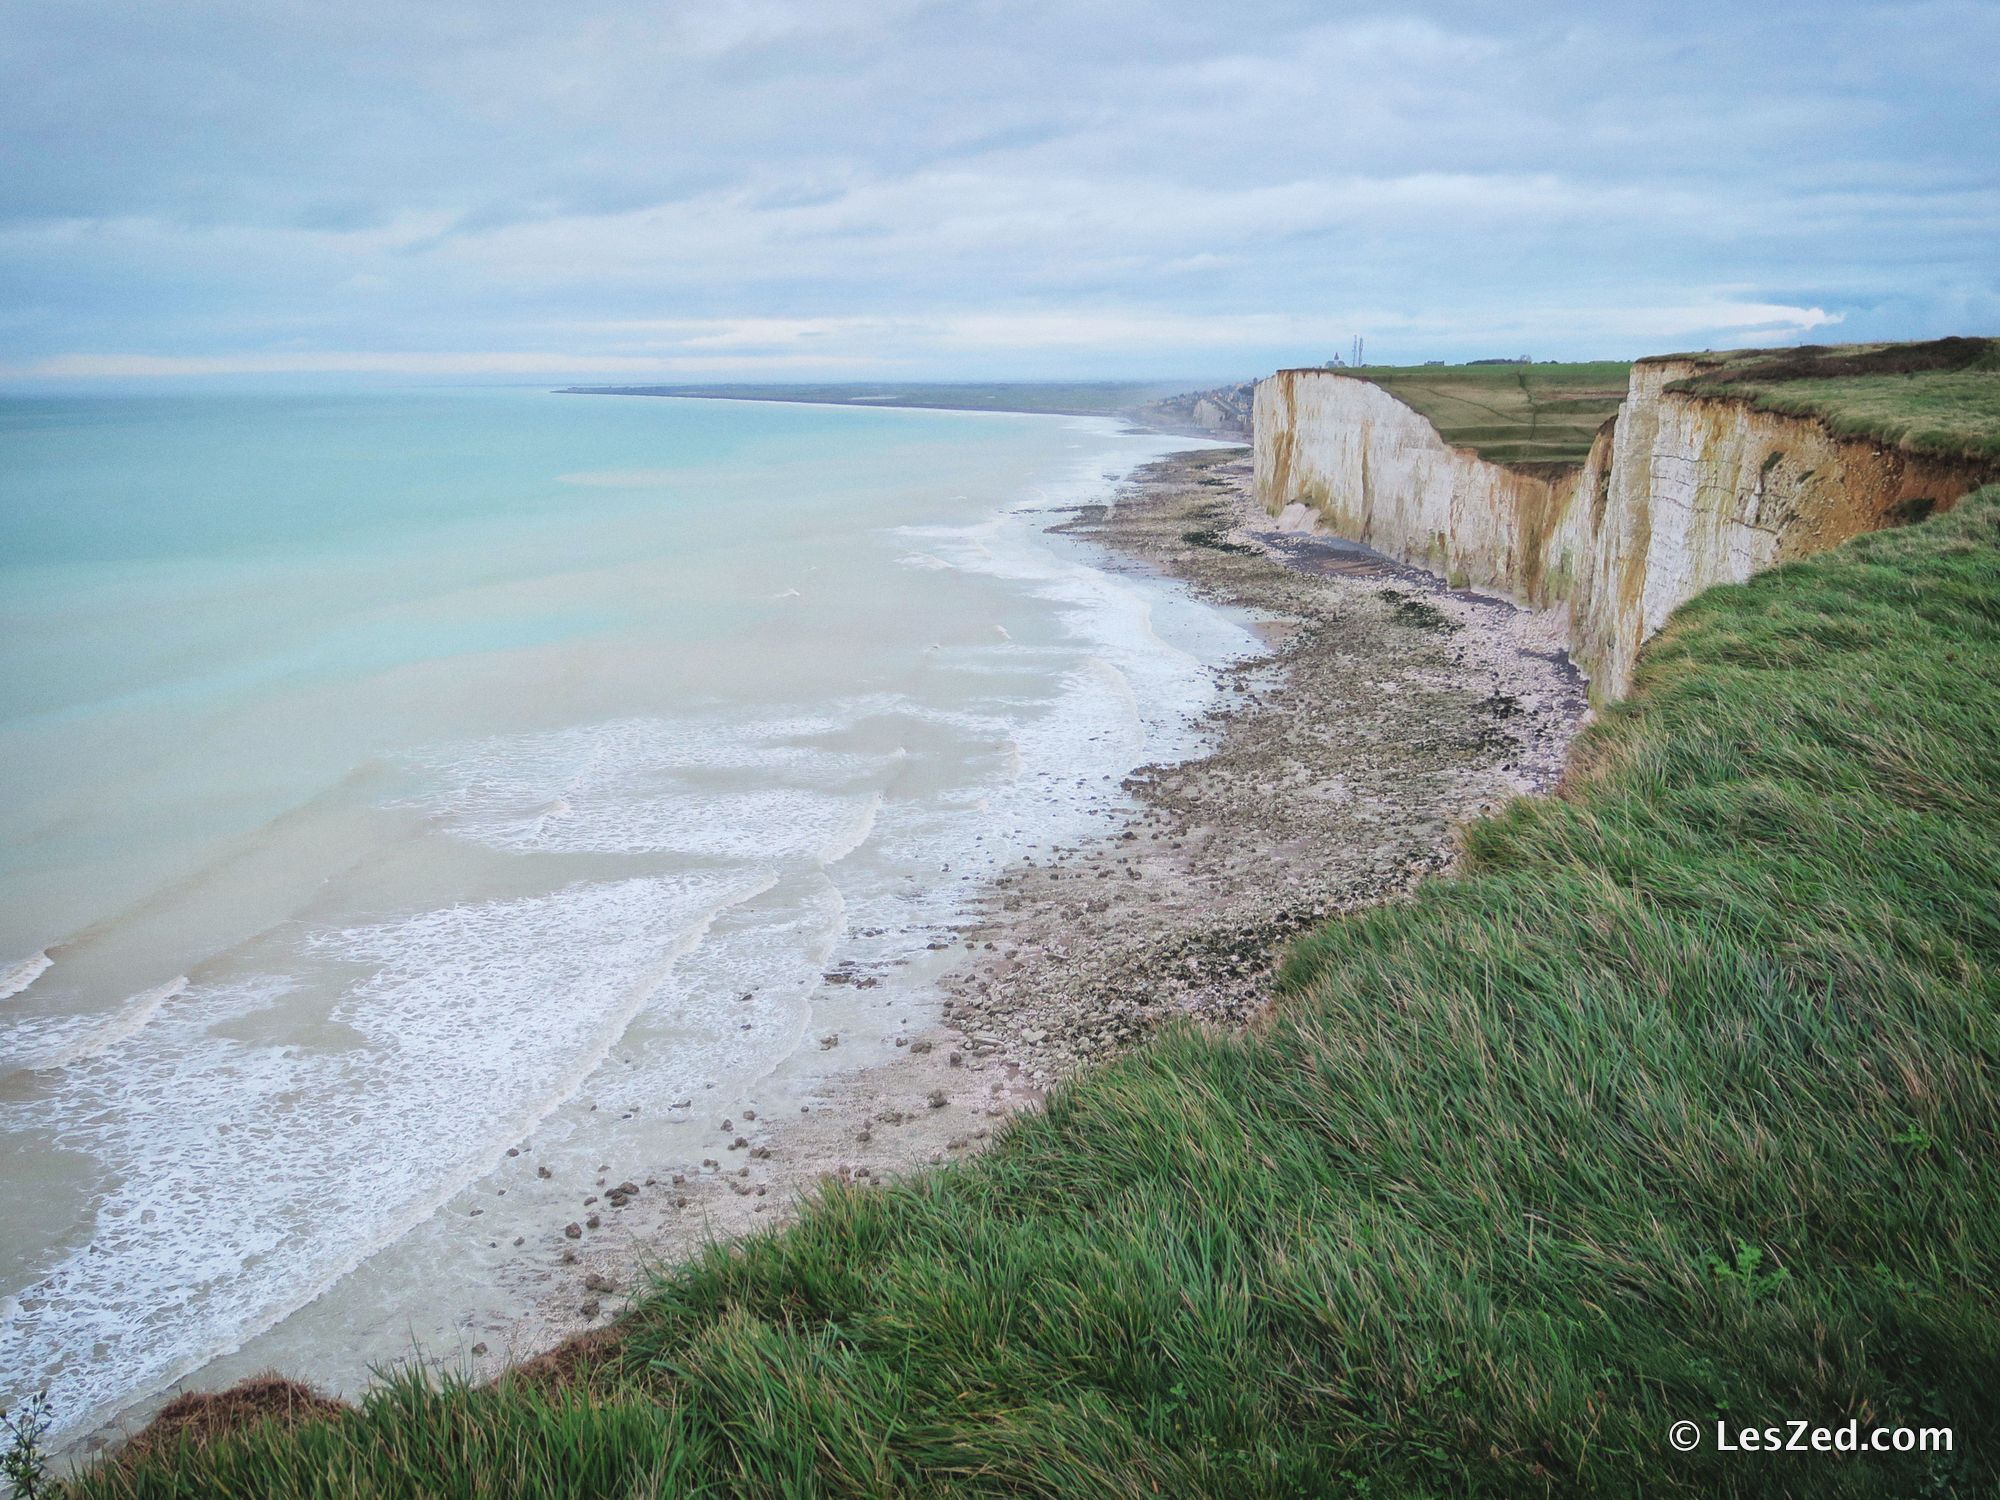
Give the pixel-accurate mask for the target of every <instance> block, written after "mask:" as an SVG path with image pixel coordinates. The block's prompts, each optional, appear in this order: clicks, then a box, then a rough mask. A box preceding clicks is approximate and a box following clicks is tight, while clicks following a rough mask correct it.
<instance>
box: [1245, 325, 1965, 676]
mask: <svg viewBox="0 0 2000 1500" xmlns="http://www.w3.org/2000/svg"><path fill="white" fill-rule="evenodd" d="M1946 342H1948V343H1951V344H1954V345H1958V346H1965V349H1969V350H1971V353H1970V355H1969V356H1968V358H1969V359H1970V361H1971V364H1970V365H1968V366H1961V367H1956V368H1953V369H1951V370H1949V371H1946V372H1945V373H1946V374H1947V375H1949V376H1950V377H1952V378H1955V379H1964V378H1967V377H1966V376H1965V369H1966V368H1971V367H1979V368H1981V369H1982V371H1983V380H1982V383H1981V384H1980V387H1979V388H1980V390H1982V391H1984V390H1985V389H1986V387H1987V384H1988V383H1990V386H1991V394H1992V396H1993V398H1994V401H1995V405H1996V406H2000V372H1992V371H1985V370H1984V367H1983V366H1979V362H1980V361H1981V360H1986V361H1988V362H1989V363H1990V362H1991V346H1990V343H1989V341H1983V340H1951V341H1940V343H1946ZM1901 347H1903V348H1906V349H1919V348H1925V347H1928V346H1915V345H1912V346H1901ZM1965 349H1961V350H1959V351H1957V353H1955V354H1954V356H1953V357H1954V358H1955V359H1956V358H1958V357H1959V356H1960V355H1962V354H1964V353H1965ZM1796 353H1797V351H1789V354H1790V355H1791V356H1795V355H1796ZM1716 364H1717V361H1715V360H1714V359H1712V358H1709V359H1704V358H1701V357H1696V356H1685V357H1680V356H1677V357H1668V358H1658V359H1647V360H1641V361H1640V362H1638V363H1637V364H1635V365H1634V366H1633V367H1632V371H1631V376H1630V382H1629V385H1628V388H1627V391H1626V395H1625V399H1624V402H1623V403H1622V404H1621V405H1620V406H1619V408H1618V410H1617V412H1616V413H1615V414H1614V415H1613V416H1612V417H1611V419H1610V420H1609V421H1607V422H1606V423H1605V424H1604V425H1603V426H1602V427H1601V428H1600V429H1599V430H1598V432H1597V435H1596V438H1595V440H1594V441H1593V442H1592V444H1591V447H1590V451H1589V455H1588V457H1587V458H1586V459H1585V460H1584V461H1583V463H1582V464H1581V465H1577V466H1568V467H1563V468H1554V469H1552V468H1551V467H1549V466H1525V465H1524V466H1513V467H1510V466H1508V465H1504V464H1499V463H1494V462H1490V461H1488V460H1486V459H1484V458H1481V457H1480V456H1479V455H1478V454H1477V453H1475V452H1474V451H1472V450H1471V449H1470V448H1466V447H1457V446H1454V445H1452V444H1450V443H1448V442H1446V441H1445V439H1444V438H1443V437H1441V436H1440V435H1439V433H1438V431H1437V429H1436V428H1435V427H1433V426H1432V425H1431V423H1430V422H1429V421H1428V420H1426V419H1425V418H1424V417H1423V416H1422V415H1421V414H1420V413H1418V412H1417V411H1416V410H1415V409H1413V408H1412V407H1410V406H1408V405H1406V404H1404V403H1403V402H1402V401H1401V400H1399V399H1398V398H1397V397H1395V396H1394V395H1391V394H1390V393H1389V391H1387V390H1385V389H1384V388H1383V387H1382V386H1380V385H1378V384H1376V383H1374V382H1373V381H1371V380H1369V379H1367V378H1365V377H1357V376H1352V375H1347V374H1342V373H1338V372H1335V371H1330V370H1281V371H1279V372H1278V373H1277V374H1276V375H1273V376H1271V377H1270V378H1268V379H1266V380H1263V381H1261V382H1259V383H1258V386H1257V391H1256V397H1255V407H1254V434H1255V435H1254V445H1255V453H1256V484H1257V496H1258V499H1259V500H1260V502H1261V503H1262V504H1263V505H1264V506H1265V507H1266V508H1267V509H1268V510H1269V511H1270V512H1271V513H1272V514H1273V515H1279V514H1282V513H1283V512H1284V511H1285V510H1286V508H1287V507H1288V506H1292V505H1297V504H1301V503H1302V504H1304V505H1306V506H1308V507H1310V508H1311V510H1312V511H1313V512H1316V513H1317V518H1318V520H1319V522H1320V523H1321V524H1323V525H1324V526H1325V527H1326V528H1327V529H1328V530H1331V531H1333V532H1336V533H1338V534H1339V535H1341V536H1345V537H1350V538H1352V539H1354V540H1356V541H1359V542H1363V543H1366V544H1367V545H1369V546H1371V547H1374V548H1376V549H1377V550H1378V551H1381V552H1384V553H1387V554H1389V555H1390V556H1393V557H1396V558H1399V559H1401V560H1403V561H1406V562H1410V563H1414V564H1416V565H1418V566H1421V567H1424V568H1428V569H1430V570H1432V571H1435V572H1437V573H1439V574H1441V575H1443V576H1444V577H1446V578H1448V579H1450V580H1451V582H1452V583H1453V584H1454V585H1459V586H1467V587H1472V588H1477V589H1486V590H1493V591H1497V592H1502V593H1505V594H1507V595H1509V596H1510V597H1512V598H1514V599H1516V600H1517V601H1519V602H1521V603H1523V604H1528V605H1533V606H1536V607H1541V608H1558V609H1564V610H1567V612H1568V616H1569V638H1570V649H1571V654H1572V656H1573V657H1574V658H1575V660H1576V662H1577V664H1578V665H1579V666H1580V667H1581V668H1582V669H1583V670H1584V671H1585V672H1587V673H1588V674H1589V675H1590V679H1591V691H1592V696H1593V697H1595V698H1597V699H1599V700H1609V699H1615V698H1620V697H1623V696H1624V695H1625V693H1626V691H1627V690H1628V689H1629V688H1630V686H1631V681H1632V669H1633V665H1634V663H1635V661H1636V659H1637V656H1638V651H1639V647H1640V646H1641V644H1642V643H1644V642H1645V641H1646V640H1647V639H1648V638H1649V637H1650V636H1652V635H1653V634H1654V633H1655V632H1656V631H1658V630H1659V628H1660V627H1661V626H1662V625H1663V624H1665V623H1666V620H1667V617H1668V615H1670V614H1671V613H1672V612H1673V611H1674V609H1675V608H1676V607H1678V606H1679V605H1680V604H1682V603H1684V602H1685V601H1687V600H1688V599H1691V598H1692V597H1694V595H1696V594H1698V593H1700V592H1701V591H1702V590H1704V589H1706V588H1708V587H1709V586H1711V585H1712V584H1717V583H1740V582H1742V581H1744V580H1745V579H1747V578H1749V577H1750V576H1751V575H1752V574H1754V573H1757V572H1760V571H1762V570H1763V569H1765V568H1768V567H1772V566H1774V565H1775V564H1778V563H1782V562H1789V561H1791V560H1793V559H1796V558H1801V557H1806V556H1810V555H1811V554H1813V553H1816V552H1821V551H1824V550H1825V549H1826V548H1828V547H1831V546H1833V545H1835V544H1836V543H1839V542H1842V541H1845V540H1847V539H1848V538H1849V537H1852V536H1856V535H1859V534H1860V533H1862V532H1866V531H1874V530H1878V529H1880V528H1882V527H1884V526H1893V525H1899V524H1903V523H1905V522H1908V521H1911V520H1919V519H1922V518H1923V517H1924V516H1926V515H1928V514H1930V513H1931V512H1932V511H1933V510H1943V509H1948V508H1949V507H1950V506H1952V505H1953V504H1955V503H1956V502H1957V501H1958V500H1959V499H1960V498H1961V497H1962V496H1964V495H1965V494H1967V493H1968V492H1969V491H1971V490H1973V489H1975V488H1977V487H1978V486H1979V485H1981V484H1983V483H1986V482H1988V481H1990V480H1992V479H1994V478H1996V477H2000V458H1997V457H1995V456H1994V455H1993V454H1992V453H1991V452H1985V451H1979V449H1978V448H1977V447H1976V446H1970V445H1969V446H1968V448H1967V450H1966V451H1964V452H1959V453H1953V452H1949V451H1940V449H1939V445H1937V444H1930V445H1927V446H1926V448H1925V449H1924V450H1922V451H1919V450H1918V449H1915V448H1912V447H1908V446H1904V445H1902V444H1900V443H1896V442H1893V441H1887V440H1884V439H1882V438H1878V437H1869V436H1853V435H1843V434H1842V433H1840V432H1839V431H1837V430H1836V426H1837V424H1836V423H1833V422H1831V421H1830V420H1829V418H1828V417H1827V416H1826V415H1825V414H1821V413H1812V412H1795V413H1788V412H1784V411H1778V410H1773V409H1770V407H1769V406H1768V405H1766V404H1764V403H1763V402H1761V401H1760V400H1758V399H1756V398H1754V397H1752V396H1751V395H1750V394H1749V393H1748V390H1749V388H1748V387H1746V391H1745V393H1744V394H1740V395H1739V394H1736V393H1734V392H1729V391H1726V390H1725V391H1718V388H1717V386H1716V383H1715V380H1714V376H1715V370H1716ZM1900 378H1903V379H1906V380H1920V379H1923V378H1924V376H1922V375H1921V374H1908V373H1906V374H1905V375H1903V376H1902V377H1900ZM1757 389H1759V390H1768V389H1769V387H1768V386H1765V387H1758V388H1757ZM1800 389H1805V388H1804V387H1800ZM1294 514H1295V515H1296V514H1298V513H1297V512H1294Z"/></svg>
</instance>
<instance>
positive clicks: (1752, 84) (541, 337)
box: [0, 0, 2000, 386]
mask: <svg viewBox="0 0 2000 1500" xmlns="http://www.w3.org/2000/svg"><path fill="white" fill-rule="evenodd" d="M1996 56H2000V0H1991V3H1988V0H1935V3H1922V4H1843V3H1840V0H1818V3H1810V4H1800V3H1792V0H1728V3H1712V0H1675V3H1672V4H1654V3H1649V0H1618V3H1611V0H1593V3H1588V4H1571V3H1566V0H1542V3H1537V4H1526V5H1524V4H1521V3H1519V0H1512V3H1509V4H1506V5H1496V4H1453V3H1436V4H1410V5H1383V4H1338V3H1331V0H1320V3H1306V0H1299V3H1291V0H1226V3H1218V0H1201V3H1182V0H1050V3H1042V0H952V3H926V0H744V3H736V0H700V3H694V4H689V3H682V0H562V3H559V4H552V3H549V0H522V3H516V0H339V3H329V0H152V3H147V4H137V3H133V0H7V4H6V22H5V24H4V26H0V143H4V148H5V149H4V158H0V159H4V161H5V163H6V166H5V169H4V171H0V289H4V295H0V379H4V380H5V381H6V382H7V383H8V384H11V385H16V386H19V385H21V384H24V383H31V382H36V381H46V380H63V381H78V380H82V381H97V382H121V383H130V382H133V381H135V380H145V381H149V382H155V383H158V382H168V383H171V382H175V381H181V382H186V381H189V380H191V379H200V378H202V377H210V378H213V377H217V376H229V377H236V378H242V377H248V376H260V375H268V376H272V377H280V376H282V377H285V378H299V377H320V378H325V377H343V378H350V377H351V378H370V379H382V378H397V379H409V378H418V379H425V380H430V379H460V378H464V377H466V376H475V377H482V378H513V379H536V380H540V379H560V380H564V381H567V380H570V379H580V378H587V377H591V376H606V377H614V378H635V377H641V376H643V377H646V378H657V379H663V380H670V379H689V380H694V379H721V378H748V379H756V378H759V377H762V378H768V379H793V380H796V379H807V378H857V379H871V378H888V379H894V378H899V377H901V378H907V377H918V376H929V377H950V376H954V375H963V376H990V375H1000V376H1006V375H1012V376H1023V377H1034V376H1092V375H1105V376H1111V375H1141V376H1156V375H1157V376H1180V375H1189V376H1193V375H1203V376H1208V375H1213V376H1226V375H1236V374H1242V375H1250V374H1255V373H1258V372H1261V371H1265V370H1268V369H1271V368H1273V367H1275V366H1278V365H1281V364H1297V363H1303V362H1317V361H1318V360H1321V359H1324V358H1325V357H1327V356H1328V355H1330V354H1333V353H1335V352H1341V351H1344V350H1345V349H1346V348H1347V345H1348V340H1349V339H1350V338H1351V337H1352V336H1353V335H1355V334H1361V335H1365V336H1366V338H1367V340H1368V350H1369V353H1370V355H1371V356H1373V357H1376V358H1380V359H1384V360H1418V359H1424V358H1434V357H1453V358H1457V357H1467V356H1470V357H1477V356H1481V355H1493V354H1505V355H1511V354H1516V353H1522V352H1526V353H1530V354H1532V355H1534V356H1536V357H1555V356H1589V355H1603V356H1629V355H1633V354H1639V353H1646V352H1657V351H1664V350H1670V349H1677V348H1691V347H1707V346H1715V347H1721V346H1724V345H1737V344H1750V343H1786V342H1799V341H1817V342H1827V341H1833V340H1846V339H1861V338H1881V337H1918V336H1928V335H1936V334H1941V333H1947V332H1983V333H1996V332H2000V151H1996V149H1995V139H1994V121H1995V119H1996V118H2000V70H1996V69H1995V67H1994V64H1993V59H1994V58H1995V57H1996Z"/></svg>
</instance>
